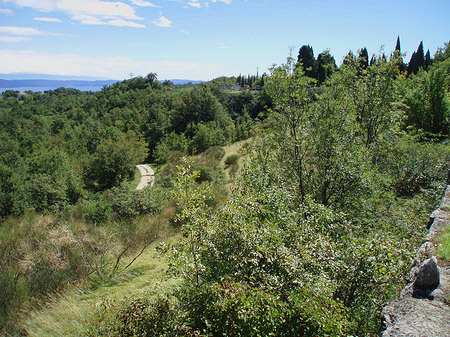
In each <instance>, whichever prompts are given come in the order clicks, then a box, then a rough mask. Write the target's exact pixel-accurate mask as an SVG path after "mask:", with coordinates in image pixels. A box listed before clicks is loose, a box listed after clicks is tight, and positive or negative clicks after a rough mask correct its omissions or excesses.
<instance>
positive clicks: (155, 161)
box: [0, 45, 450, 336]
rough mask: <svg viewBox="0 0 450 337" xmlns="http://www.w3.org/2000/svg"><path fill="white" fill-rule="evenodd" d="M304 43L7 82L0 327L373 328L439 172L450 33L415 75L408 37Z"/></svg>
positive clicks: (158, 332) (417, 236)
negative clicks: (343, 49)
mask: <svg viewBox="0 0 450 337" xmlns="http://www.w3.org/2000/svg"><path fill="white" fill-rule="evenodd" d="M303 53H306V54H303ZM302 55H303V56H302ZM304 55H312V57H311V58H310V59H309V61H310V62H311V64H312V65H313V66H311V67H309V66H307V65H305V64H302V63H297V62H296V61H295V60H294V59H293V58H292V57H289V58H288V59H287V61H286V63H285V64H281V65H278V66H274V67H273V68H272V69H270V74H267V75H264V76H258V75H257V76H248V77H243V76H238V77H236V78H235V79H234V78H219V79H218V80H217V81H212V82H211V83H202V84H200V85H196V86H193V87H183V88H179V87H177V86H176V85H174V84H173V83H170V82H168V81H164V82H160V81H158V79H157V76H156V74H154V73H149V74H148V75H146V76H145V77H140V76H138V77H134V78H131V79H128V80H124V81H120V82H117V83H114V84H112V85H110V86H108V87H105V88H104V89H103V90H101V91H99V92H83V91H79V90H73V89H65V88H59V89H57V90H51V91H49V92H46V93H27V94H26V95H17V94H15V93H14V92H12V93H11V92H7V93H5V94H3V95H2V96H1V98H0V178H1V179H0V216H1V221H2V224H1V226H0V285H2V286H1V287H0V328H1V331H2V332H3V333H4V334H5V335H6V334H9V335H27V334H28V335H30V336H47V335H57V334H58V333H60V332H61V331H64V335H67V336H70V335H73V336H75V335H76V336H104V335H107V336H148V335H151V336H210V335H225V336H269V335H275V336H312V335H314V336H330V335H333V336H340V335H343V336H345V335H352V336H367V335H376V334H378V333H379V332H380V330H381V329H382V325H381V318H380V317H381V312H382V309H383V307H384V306H385V305H386V303H388V302H390V301H392V300H393V299H395V298H397V297H398V294H399V292H400V291H401V289H402V288H403V287H404V285H405V284H404V282H405V281H404V280H405V279H406V276H407V275H408V272H409V270H410V267H411V264H412V263H413V261H414V259H415V255H416V251H417V249H418V248H419V247H420V246H421V245H422V241H423V238H424V237H425V235H426V230H427V229H426V224H427V223H428V216H429V214H430V212H431V211H432V210H433V209H435V208H436V205H437V204H438V203H439V200H440V198H441V193H442V191H443V189H444V186H445V185H446V176H447V173H448V170H449V168H450V161H449V158H450V149H449V147H448V136H449V131H450V130H449V124H448V118H449V116H450V102H449V91H448V90H449V88H450V86H449V82H448V81H449V79H450V76H449V74H450V51H449V47H448V45H447V46H446V47H445V48H442V49H440V50H439V51H438V52H437V53H436V54H435V56H434V59H433V62H432V64H429V65H427V66H426V67H425V66H423V67H419V68H418V70H417V72H416V73H415V72H414V69H413V68H411V67H410V71H408V67H405V64H404V63H403V60H402V56H401V53H399V52H395V53H394V54H393V55H391V56H390V57H389V59H388V58H387V57H386V56H384V55H379V56H374V57H373V58H372V60H371V61H370V62H369V61H368V60H367V58H366V56H365V53H364V52H362V51H361V52H359V53H358V54H352V53H349V55H348V56H347V58H346V61H345V62H344V63H343V64H342V65H340V66H339V67H337V66H336V65H335V63H334V60H332V58H331V57H329V58H327V62H326V63H321V67H322V68H321V67H319V63H318V62H319V57H318V58H317V59H316V58H314V56H313V54H312V53H310V52H309V49H308V46H304V47H302V48H301V49H300V52H299V58H300V60H303V59H304V58H306V56H304ZM300 56H302V57H300ZM323 58H324V56H323V55H322V56H321V57H320V60H321V61H320V62H324V61H323ZM305 61H306V59H305ZM320 69H322V70H326V71H325V72H321V71H320ZM312 70H315V71H316V72H312ZM234 80H236V82H239V83H236V84H239V88H240V89H241V90H240V91H229V90H224V89H223V87H222V84H229V83H231V82H233V81H234ZM256 89H257V90H256ZM143 163H147V164H149V166H151V167H152V169H153V170H154V172H155V180H154V185H153V186H147V187H144V188H143V189H142V190H136V186H137V184H138V183H137V180H138V175H137V174H138V170H137V169H136V165H138V164H143ZM155 249H156V251H155ZM443 259H444V258H443Z"/></svg>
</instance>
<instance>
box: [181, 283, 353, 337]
mask: <svg viewBox="0 0 450 337" xmlns="http://www.w3.org/2000/svg"><path fill="white" fill-rule="evenodd" d="M191 291H192V293H191V292H187V294H186V295H187V297H186V298H184V299H182V300H181V306H182V307H183V308H185V310H186V311H187V316H188V317H189V320H187V321H188V322H191V323H189V325H191V327H192V328H194V329H195V330H198V331H200V332H201V333H203V334H205V335H208V336H210V335H213V336H242V337H244V336H245V337H247V336H248V337H250V336H255V337H256V336H261V337H262V336H279V337H282V336H286V337H288V336H327V335H328V336H337V335H341V334H343V332H344V331H345V325H346V318H345V315H344V310H343V308H342V307H341V306H340V305H339V304H337V303H336V302H334V301H332V300H326V299H325V298H321V297H320V295H318V294H314V293H308V292H306V291H305V289H304V288H303V289H300V288H299V289H296V290H295V291H293V292H291V293H289V294H286V296H279V295H277V294H276V293H274V292H272V291H270V290H268V289H264V288H258V287H252V286H251V285H249V284H247V283H242V282H238V283H237V282H232V281H224V282H220V283H217V284H212V285H210V286H205V287H202V288H201V289H198V290H197V289H193V290H191Z"/></svg>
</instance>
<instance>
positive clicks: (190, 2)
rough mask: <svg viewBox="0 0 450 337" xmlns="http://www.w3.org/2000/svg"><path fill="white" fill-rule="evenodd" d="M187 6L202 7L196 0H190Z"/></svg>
mask: <svg viewBox="0 0 450 337" xmlns="http://www.w3.org/2000/svg"><path fill="white" fill-rule="evenodd" d="M187 4H188V5H189V6H192V7H195V8H202V4H201V3H199V2H198V0H192V1H189V2H188V3H187Z"/></svg>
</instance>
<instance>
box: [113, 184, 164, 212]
mask: <svg viewBox="0 0 450 337" xmlns="http://www.w3.org/2000/svg"><path fill="white" fill-rule="evenodd" d="M106 200H107V201H108V203H109V204H110V205H111V208H112V210H113V212H114V216H115V217H117V218H119V219H132V218H133V217H136V216H138V215H143V214H154V213H156V212H158V211H159V210H160V209H161V207H162V198H160V197H159V196H158V193H157V190H155V189H153V188H144V189H143V190H140V191H137V190H129V189H128V188H127V187H124V186H121V187H114V188H112V189H111V190H110V191H108V192H107V194H106Z"/></svg>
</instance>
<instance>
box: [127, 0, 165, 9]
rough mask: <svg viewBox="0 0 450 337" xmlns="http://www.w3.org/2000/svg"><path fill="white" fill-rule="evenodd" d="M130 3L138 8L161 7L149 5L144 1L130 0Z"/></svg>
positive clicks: (149, 3)
mask: <svg viewBox="0 0 450 337" xmlns="http://www.w3.org/2000/svg"><path fill="white" fill-rule="evenodd" d="M131 3H132V4H133V5H136V6H140V7H158V8H159V7H161V6H157V5H155V4H154V3H151V2H149V1H144V0H131Z"/></svg>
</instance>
